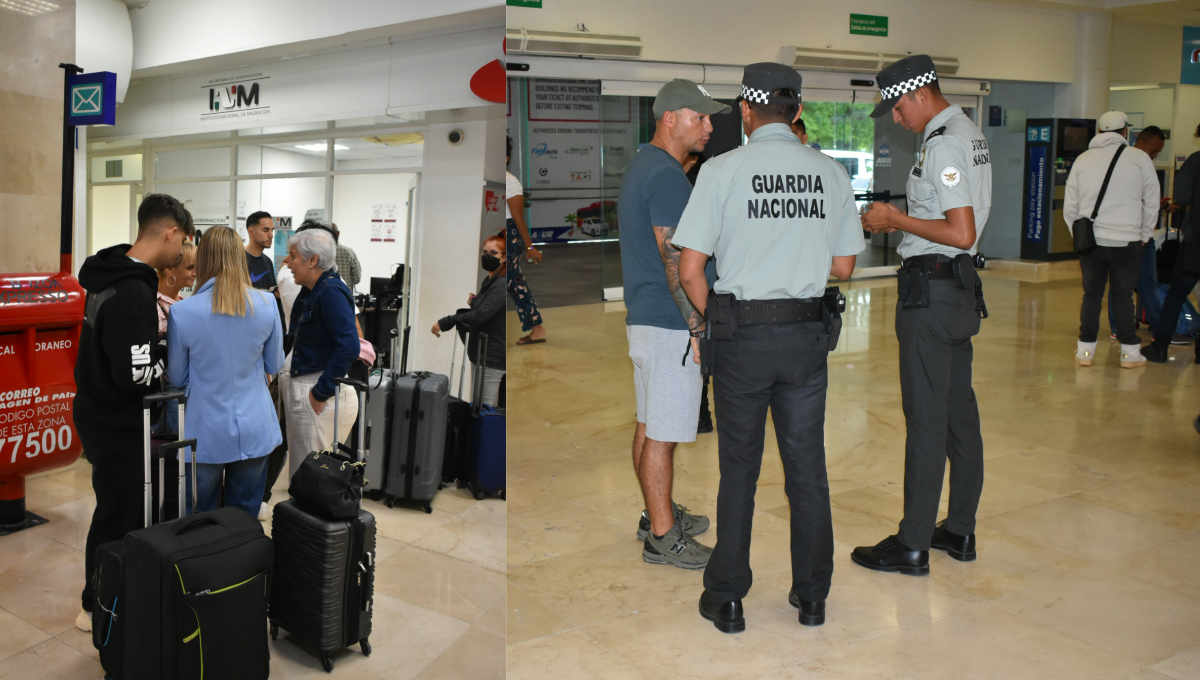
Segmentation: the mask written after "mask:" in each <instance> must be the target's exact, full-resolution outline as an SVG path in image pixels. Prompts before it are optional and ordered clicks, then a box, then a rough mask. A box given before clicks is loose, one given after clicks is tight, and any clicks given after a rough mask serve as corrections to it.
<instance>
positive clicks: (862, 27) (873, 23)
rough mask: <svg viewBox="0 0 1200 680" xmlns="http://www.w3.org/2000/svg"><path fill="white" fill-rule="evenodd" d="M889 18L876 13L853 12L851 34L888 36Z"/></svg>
mask: <svg viewBox="0 0 1200 680" xmlns="http://www.w3.org/2000/svg"><path fill="white" fill-rule="evenodd" d="M887 34H888V18H887V17H881V16H875V15H874V14H851V15H850V35H875V36H879V37H881V38H886V37H887Z"/></svg>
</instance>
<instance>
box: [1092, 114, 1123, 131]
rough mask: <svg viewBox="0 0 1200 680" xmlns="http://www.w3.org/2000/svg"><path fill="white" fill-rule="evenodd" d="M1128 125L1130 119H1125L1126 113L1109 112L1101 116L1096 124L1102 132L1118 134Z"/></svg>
mask: <svg viewBox="0 0 1200 680" xmlns="http://www.w3.org/2000/svg"><path fill="white" fill-rule="evenodd" d="M1127 125H1129V119H1128V118H1126V117H1125V112H1124V111H1109V112H1108V113H1106V114H1104V115H1103V116H1100V120H1099V121H1097V123H1096V129H1097V130H1099V131H1100V132H1116V131H1117V130H1120V129H1121V128H1123V127H1125V126H1127Z"/></svg>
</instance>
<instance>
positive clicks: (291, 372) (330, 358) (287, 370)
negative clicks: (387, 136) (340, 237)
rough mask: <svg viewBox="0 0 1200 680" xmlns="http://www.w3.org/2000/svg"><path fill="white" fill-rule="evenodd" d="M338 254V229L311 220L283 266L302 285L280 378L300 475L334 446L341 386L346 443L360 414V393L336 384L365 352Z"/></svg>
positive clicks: (292, 470) (291, 465)
mask: <svg viewBox="0 0 1200 680" xmlns="http://www.w3.org/2000/svg"><path fill="white" fill-rule="evenodd" d="M336 256H337V244H336V243H335V242H334V240H333V234H332V232H330V231H329V228H328V227H325V226H324V225H321V224H319V223H317V222H308V221H306V222H305V223H304V224H302V225H300V228H299V229H297V230H296V233H295V234H294V235H293V236H292V237H291V238H290V239H288V255H287V257H286V258H285V259H284V261H283V264H284V265H285V266H286V267H288V269H290V270H291V271H292V274H293V275H294V276H295V279H296V283H298V284H299V285H300V286H301V287H302V290H301V291H300V294H299V295H298V296H297V297H296V301H295V303H294V304H293V305H292V309H291V313H290V316H289V319H288V334H287V337H286V338H285V340H284V349H285V350H286V352H287V359H286V360H285V361H284V366H283V372H282V373H281V374H280V378H279V392H280V394H281V395H282V396H283V400H284V408H285V411H286V414H285V420H286V423H287V442H288V470H289V475H294V474H296V470H298V469H299V468H300V463H301V462H302V461H303V460H304V457H305V456H306V455H308V454H309V453H310V452H312V451H322V450H326V449H330V448H331V447H332V446H333V411H334V409H333V404H331V403H329V400H330V399H331V398H332V397H333V395H334V393H335V390H341V392H340V396H341V403H340V406H339V411H338V416H339V418H338V427H337V430H338V438H339V439H341V440H342V441H343V442H345V441H346V439H347V438H348V437H349V435H350V430H351V426H352V425H353V424H354V420H355V418H356V417H357V416H358V400H356V399H355V398H354V391H353V390H352V389H351V388H349V387H346V386H344V385H338V384H336V383H334V380H336V379H337V378H344V377H345V376H346V372H347V371H348V370H349V369H350V365H351V364H352V363H353V362H354V360H355V359H357V358H358V354H359V344H358V332H357V331H356V329H355V319H354V298H353V295H352V294H351V293H350V289H349V288H347V287H346V284H345V283H342V280H341V279H340V278H338V275H337V273H336V271H337V267H336V265H334V259H335V257H336Z"/></svg>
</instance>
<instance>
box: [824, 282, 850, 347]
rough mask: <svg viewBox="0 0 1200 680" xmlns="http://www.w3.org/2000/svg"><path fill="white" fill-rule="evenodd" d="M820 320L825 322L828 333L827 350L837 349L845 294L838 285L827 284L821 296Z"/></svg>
mask: <svg viewBox="0 0 1200 680" xmlns="http://www.w3.org/2000/svg"><path fill="white" fill-rule="evenodd" d="M821 302H822V303H823V304H822V305H821V307H822V309H823V310H824V311H823V312H822V315H821V320H822V321H824V322H825V331H826V332H827V333H829V351H830V352H832V351H833V350H835V349H837V344H838V338H840V337H841V336H842V312H844V311H846V296H845V295H842V290H841V288H839V287H838V286H829V287H828V288H826V289H825V295H824V297H822V298H821Z"/></svg>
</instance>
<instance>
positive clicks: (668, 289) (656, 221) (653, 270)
mask: <svg viewBox="0 0 1200 680" xmlns="http://www.w3.org/2000/svg"><path fill="white" fill-rule="evenodd" d="M729 110H730V109H729V107H728V106H725V105H723V104H720V103H718V102H715V101H713V100H712V98H711V97H709V96H708V93H707V92H705V91H704V89H703V88H702V87H700V86H699V85H697V84H696V83H693V82H692V81H690V80H673V81H671V82H669V83H667V84H666V85H664V86H663V87H662V89H661V90H659V92H658V96H657V97H656V98H655V100H654V117H655V120H656V121H657V122H656V123H655V131H654V138H653V139H652V140H650V143H649V144H646V145H645V146H643V147H642V148H641V149H640V150H639V151H638V153H637V155H636V156H635V157H634V159H633V162H632V163H630V165H629V168H628V169H627V170H626V171H625V175H624V177H623V178H622V180H621V193H620V197H619V199H618V202H617V215H618V219H619V223H620V225H621V227H620V234H621V266H622V276H623V278H624V286H625V307H626V309H628V310H629V315H628V316H627V317H626V320H625V322H626V324H627V330H626V332H627V335H628V338H629V358H630V359H632V360H633V383H634V395H635V398H636V401H637V422H638V424H637V429H636V430H635V432H634V435H633V469H634V472H635V473H637V476H638V481H639V483H640V485H641V488H642V496H643V498H644V500H645V501H646V509H645V510H643V511H642V517H641V520H640V521H639V523H638V533H637V536H638V539H639V540H641V541H642V542H643V543H642V559H643V560H645V561H646V562H650V563H652V564H671V565H674V566H676V567H681V568H684V569H700V568H703V567H704V565H705V564H707V563H708V556H709V554H710V550H709V549H708V548H706V547H705V546H702V545H700V544H699V543H697V542H696V540H695V539H694V538H692V536H694V535H696V534H699V533H702V532H703V531H705V530H706V529H708V525H709V521H708V518H707V517H704V516H700V515H692V514H690V513H688V512H686V510H687V509H686V508H684V507H682V506H679V505H676V504H675V503H673V502H672V500H671V482H672V477H673V469H674V463H673V461H674V452H675V444H676V443H678V442H692V441H696V422H697V419H698V417H699V410H700V390H701V387H702V381H701V377H700V368H699V366H697V365H696V364H695V363H694V362H691V361H681V360H680V358H681V357H683V356H684V353H685V352H686V351H687V350H688V349H689V348H690V344H691V343H690V340H691V338H690V336H689V330H690V329H694V328H699V327H700V326H701V325H702V324H703V319H702V318H701V316H700V314H699V313H697V312H696V310H694V309H693V308H692V305H691V303H690V302H688V298H687V295H686V294H684V292H683V290H682V288H680V286H679V250H678V249H676V248H675V247H674V246H673V245H672V239H673V238H674V236H675V228H676V226H678V224H679V216H680V215H681V214H682V213H683V209H684V208H685V207H686V206H687V202H688V197H689V196H690V195H691V192H692V186H691V184H690V183H689V182H688V180H687V176H686V175H684V173H683V160H684V158H685V157H687V155H688V154H689V153H693V152H694V153H699V152H700V151H703V150H704V145H705V144H706V143H707V142H708V137H709V135H710V134H712V123H711V122H710V121H709V116H710V115H711V114H714V113H723V112H728V111H729Z"/></svg>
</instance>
